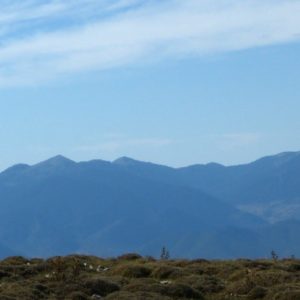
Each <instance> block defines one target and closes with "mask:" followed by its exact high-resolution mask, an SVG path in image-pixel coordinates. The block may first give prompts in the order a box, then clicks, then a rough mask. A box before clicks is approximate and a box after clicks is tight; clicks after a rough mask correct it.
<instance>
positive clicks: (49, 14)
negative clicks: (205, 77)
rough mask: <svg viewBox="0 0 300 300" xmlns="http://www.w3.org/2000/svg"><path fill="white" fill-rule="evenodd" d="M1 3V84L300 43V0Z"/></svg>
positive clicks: (42, 79) (30, 1)
mask: <svg viewBox="0 0 300 300" xmlns="http://www.w3.org/2000/svg"><path fill="white" fill-rule="evenodd" d="M0 5H1V12H0V86H8V85H20V84H36V83H40V82H41V81H47V80H52V79H53V78H57V77H58V76H66V75H67V76H68V75H70V74H74V73H77V72H88V71H91V70H105V69H107V68H113V67H120V66H126V65H130V64H134V63H136V62H139V63H140V62H142V61H149V60H153V59H159V58H164V57H172V58H184V57H186V56H190V55H201V56H203V55H206V54H211V53H217V52H224V51H234V50H241V49H247V48H251V47H259V46H265V45H272V44H277V43H285V42H291V41H296V40H299V39H300V35H299V34H300V18H299V15H300V1H299V0H245V1H239V0H184V1H182V0H161V1H157V0H150V1H143V0H139V1H138V0H114V1H113V0H85V1H83V0H77V1H62V0H52V1H37V0H25V1H22V2H20V1H17V0H11V1H3V0H2V1H1V0H0Z"/></svg>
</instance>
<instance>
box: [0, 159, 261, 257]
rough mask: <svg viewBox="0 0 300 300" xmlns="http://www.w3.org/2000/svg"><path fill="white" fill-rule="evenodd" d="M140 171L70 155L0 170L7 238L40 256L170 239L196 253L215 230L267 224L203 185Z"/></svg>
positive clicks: (150, 250) (123, 248) (0, 233)
mask: <svg viewBox="0 0 300 300" xmlns="http://www.w3.org/2000/svg"><path fill="white" fill-rule="evenodd" d="M136 173H137V174H134V172H133V171H128V170H127V169H126V168H124V166H123V165H122V162H121V161H120V160H119V161H116V162H114V163H110V162H105V161H100V160H96V161H90V162H81V163H75V162H73V161H71V160H69V159H66V158H64V157H62V156H57V157H54V158H52V159H49V160H47V161H45V162H42V163H39V164H37V165H34V166H32V167H29V166H26V165H18V166H15V167H12V168H10V169H8V170H6V171H4V172H3V173H2V174H0V199H1V200H0V205H1V209H0V239H1V240H2V241H4V242H5V243H6V244H7V245H9V246H10V247H11V248H12V249H14V250H15V251H16V252H17V253H20V254H26V255H32V256H35V255H38V256H45V255H55V254H59V253H60V254H66V253H70V252H76V251H81V252H83V251H84V252H90V253H96V254H99V255H116V254H120V253H122V252H128V251H139V252H141V253H144V254H158V253H159V251H160V249H161V247H162V246H163V245H169V247H171V248H172V251H173V254H174V255H178V256H180V255H181V256H185V255H187V256H196V255H197V254H198V253H199V247H200V246H199V245H201V240H202V238H201V237H202V236H206V235H207V234H208V233H209V232H213V233H214V234H215V233H216V232H219V229H220V228H224V227H225V228H226V227H238V228H253V227H256V226H259V225H261V224H263V222H262V221H261V220H260V219H259V218H257V217H254V216H252V215H250V214H247V213H243V212H241V211H239V210H237V209H236V208H234V207H232V206H230V205H228V204H225V203H223V202H222V201H219V200H217V199H215V198H214V197H211V196H209V195H207V194H205V193H203V192H201V191H200V190H199V189H193V188H190V187H185V186H180V185H178V186H177V185H172V184H166V183H163V182H161V181H159V180H157V181H155V180H151V179H149V178H145V177H144V176H141V174H139V172H136ZM187 241H188V242H189V243H187ZM191 241H194V242H193V243H192V244H191V243H190V242H191ZM215 243H218V242H217V236H216V241H215ZM202 247H203V245H202ZM200 249H201V247H200ZM219 249H220V250H218V251H216V255H219V256H221V255H222V250H221V249H222V245H219ZM199 255H200V253H199ZM228 255H231V253H229V254H228Z"/></svg>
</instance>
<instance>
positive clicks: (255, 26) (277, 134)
mask: <svg viewBox="0 0 300 300" xmlns="http://www.w3.org/2000/svg"><path fill="white" fill-rule="evenodd" d="M299 15H300V0H244V1H240V0H84V1H83V0H76V1H75V0H69V1H63V0H48V1H46V0H43V1H42V0H22V1H20V0H9V1H8V0H0V142H1V143H0V145H1V147H0V170H4V169H5V168H7V167H9V166H11V165H13V164H16V163H28V164H34V163H36V162H39V161H42V160H44V159H47V158H49V157H51V156H55V155H57V154H61V155H64V156H67V157H69V158H71V159H73V160H76V161H85V160H91V159H104V160H114V159H116V158H118V157H121V156H129V157H132V158H135V159H139V160H145V161H151V162H155V163H160V164H166V165H169V166H174V167H180V166H186V165H191V164H196V163H208V162H212V161H214V162H219V163H222V164H225V165H235V164H241V163H247V162H250V161H253V160H255V159H257V158H259V157H262V156H265V155H271V154H276V153H280V152H283V151H299V150H300V138H299V137H300V118H299V111H300V88H299V87H300V18H299Z"/></svg>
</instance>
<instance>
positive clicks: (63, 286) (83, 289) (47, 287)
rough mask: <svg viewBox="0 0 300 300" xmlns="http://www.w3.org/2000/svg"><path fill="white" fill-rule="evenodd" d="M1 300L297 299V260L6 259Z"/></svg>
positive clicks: (0, 279) (1, 274)
mask: <svg viewBox="0 0 300 300" xmlns="http://www.w3.org/2000/svg"><path fill="white" fill-rule="evenodd" d="M0 299H1V300H12V299H24V300H27V299H28V300H35V299H37V300H38V299H53V300H54V299H67V300H88V299H110V300H113V299H119V300H126V299H132V300H139V299H140V300H148V299H149V300H152V299H153V300H154V299H156V300H160V299H161V300H170V299H179V300H183V299H199V300H201V299H207V300H224V299H225V300H226V299H229V300H239V299H244V300H247V299H249V300H251V299H265V300H288V299H290V300H296V299H300V261H298V260H295V259H290V260H288V259H286V260H279V261H271V260H255V261H252V260H236V261H206V260H191V261H188V260H167V261H166V260H163V261H162V260H155V259H153V258H152V257H141V256H139V255H137V254H126V255H123V256H120V257H118V258H112V259H102V258H99V257H94V256H80V255H70V256H67V257H53V258H50V259H47V260H43V259H26V258H23V257H10V258H7V259H5V260H2V261H1V262H0Z"/></svg>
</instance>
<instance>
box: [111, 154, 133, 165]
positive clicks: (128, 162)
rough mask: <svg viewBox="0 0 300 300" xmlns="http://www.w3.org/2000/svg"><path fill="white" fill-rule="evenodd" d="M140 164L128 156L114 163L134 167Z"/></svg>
mask: <svg viewBox="0 0 300 300" xmlns="http://www.w3.org/2000/svg"><path fill="white" fill-rule="evenodd" d="M138 162H139V161H138V160H135V159H133V158H130V157H127V156H122V157H119V158H118V159H116V160H114V161H113V163H114V164H117V165H133V164H136V163H138Z"/></svg>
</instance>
